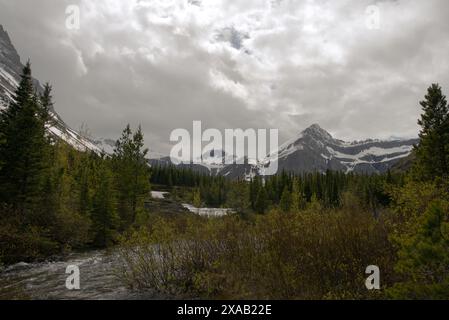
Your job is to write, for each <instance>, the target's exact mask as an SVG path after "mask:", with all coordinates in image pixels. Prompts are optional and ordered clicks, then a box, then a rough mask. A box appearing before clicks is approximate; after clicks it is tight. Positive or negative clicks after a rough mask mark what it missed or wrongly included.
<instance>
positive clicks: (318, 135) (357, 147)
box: [0, 25, 418, 179]
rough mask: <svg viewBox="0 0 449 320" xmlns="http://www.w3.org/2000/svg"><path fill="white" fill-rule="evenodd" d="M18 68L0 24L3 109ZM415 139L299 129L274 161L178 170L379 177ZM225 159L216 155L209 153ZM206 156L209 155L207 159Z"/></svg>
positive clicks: (76, 138) (80, 142) (75, 141)
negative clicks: (346, 136)
mask: <svg viewBox="0 0 449 320" xmlns="http://www.w3.org/2000/svg"><path fill="white" fill-rule="evenodd" d="M22 69H23V64H22V62H21V61H20V57H19V55H18V53H17V51H16V49H15V48H14V46H13V44H12V42H11V39H10V38H9V35H8V33H7V32H6V31H5V30H4V29H3V27H2V26H1V25H0V109H2V108H5V107H6V106H7V104H8V103H9V101H11V99H13V93H14V91H15V88H16V87H17V85H18V83H19V82H20V74H21V72H22ZM35 87H36V89H37V91H42V86H41V85H40V83H39V81H38V80H35ZM51 115H52V117H53V118H54V120H55V121H54V124H53V125H52V126H50V127H49V128H48V132H49V133H50V134H52V135H54V136H56V137H59V138H61V139H63V140H64V141H66V142H67V143H69V144H70V145H72V146H73V147H74V148H76V149H78V150H81V151H84V150H93V151H95V152H98V153H100V152H105V153H112V152H113V146H114V141H113V140H110V139H109V140H108V139H94V138H89V137H85V136H84V135H81V134H79V133H78V132H76V131H75V130H73V129H71V128H70V127H69V126H68V125H67V124H66V123H65V122H64V121H63V120H62V119H61V117H60V116H59V115H58V114H57V112H56V111H55V110H51ZM417 143H418V139H409V140H401V139H392V140H387V141H381V140H372V139H370V140H365V141H358V142H345V141H342V140H338V139H335V138H334V137H332V136H331V135H330V134H329V133H328V132H327V131H326V130H324V129H322V128H321V127H320V126H319V125H317V124H314V125H312V126H310V127H309V128H307V129H305V130H304V131H302V132H301V133H300V134H299V135H298V136H297V137H294V138H293V139H291V140H289V141H287V142H286V143H284V144H283V145H282V146H280V148H279V152H278V157H277V158H276V157H274V156H273V155H268V156H267V158H266V159H264V160H263V161H261V162H260V163H259V164H257V165H253V164H249V163H246V164H242V165H240V164H239V165H237V164H230V165H224V164H222V163H224V162H225V161H217V159H218V160H220V157H216V154H211V155H207V156H206V155H205V156H204V157H203V160H204V161H203V163H201V164H181V165H179V166H180V167H186V168H191V169H193V170H196V171H200V172H203V173H206V174H211V175H222V176H226V177H229V178H246V179H248V178H250V177H253V176H255V175H257V174H260V172H261V170H262V169H263V167H264V166H266V165H267V164H269V163H271V162H273V161H277V162H278V168H279V172H280V171H282V170H285V171H289V172H295V173H299V172H311V171H319V172H324V171H326V170H328V169H329V170H338V171H344V172H357V173H367V174H374V173H383V172H385V171H387V170H388V169H390V168H392V167H393V166H395V165H397V164H398V163H400V161H401V160H403V159H404V158H407V157H408V156H409V155H410V153H411V150H412V149H413V145H414V144H417ZM215 152H218V154H220V155H221V158H223V159H224V158H225V157H226V155H225V154H224V153H223V152H222V151H218V150H217V151H215ZM209 156H210V157H209ZM150 158H151V159H149V163H150V164H151V165H169V164H171V161H170V158H169V157H164V156H162V155H158V156H154V155H153V156H152V155H151V154H150Z"/></svg>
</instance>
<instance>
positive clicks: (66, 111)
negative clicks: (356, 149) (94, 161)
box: [0, 0, 449, 152]
mask: <svg viewBox="0 0 449 320" xmlns="http://www.w3.org/2000/svg"><path fill="white" fill-rule="evenodd" d="M298 2H299V1H293V0H277V1H258V0H249V1H237V0H227V1H225V0H209V1H187V0H176V1H175V0H168V1H167V0H165V1H163V0H148V1H145V0H135V1H120V0H100V1H88V0H76V1H66V0H64V1H60V0H39V1H38V4H37V1H32V0H15V1H10V0H0V8H1V10H0V23H1V24H3V25H4V27H5V28H6V29H7V30H8V32H9V33H10V35H11V37H12V39H13V42H14V43H15V45H16V47H17V49H18V51H19V54H20V55H21V57H22V60H25V59H26V58H28V57H30V58H31V60H32V62H33V70H34V74H35V76H36V77H37V78H39V79H40V80H41V81H50V82H51V83H52V84H53V86H54V90H55V92H54V96H55V100H56V109H57V111H58V112H59V113H60V114H61V116H62V117H63V118H64V119H65V121H66V122H67V123H68V124H69V125H71V126H72V127H74V128H78V127H80V126H81V124H82V123H86V124H87V125H88V127H89V128H90V130H91V132H92V133H93V134H94V135H95V136H100V137H110V138H115V137H117V136H118V135H119V134H120V131H121V129H122V128H123V127H124V126H125V125H126V123H128V122H129V123H131V124H132V125H134V126H136V125H138V124H141V125H142V127H143V130H144V132H145V135H146V140H147V144H148V145H149V146H150V148H151V149H156V150H160V151H164V152H166V151H167V150H168V146H169V141H168V139H169V133H170V132H171V130H173V129H175V128H190V127H191V125H192V121H193V120H202V121H203V124H204V126H205V127H214V128H219V129H224V128H239V127H240V128H279V129H280V133H281V139H286V138H288V137H290V136H293V135H295V134H296V133H297V132H298V131H300V130H302V129H304V128H305V127H306V126H308V125H310V124H312V123H320V124H321V125H322V126H323V127H324V128H326V129H328V130H329V131H330V132H331V133H333V134H335V135H336V136H337V137H339V138H346V139H361V138H366V137H380V138H386V137H389V136H392V135H394V136H398V135H399V136H414V135H416V134H417V125H416V119H417V117H418V116H419V114H420V109H419V104H418V101H419V100H420V99H422V97H423V95H424V93H425V90H426V88H427V86H428V85H429V84H430V83H432V82H439V83H440V84H441V85H442V86H443V88H445V89H448V88H449V73H448V71H449V60H447V57H446V56H447V52H449V20H448V18H447V16H446V13H447V12H449V3H448V2H447V1H444V0H430V1H412V0H397V1H369V0H363V1H360V0H342V1H326V0H315V1H312V0H309V1H303V2H301V3H298ZM74 3H75V4H79V5H80V8H81V29H80V30H78V31H71V30H68V29H66V28H65V18H66V17H65V8H66V6H67V5H69V4H74ZM373 4H376V5H377V6H378V7H379V10H380V29H379V30H369V29H368V28H367V27H366V25H365V19H366V15H365V10H366V8H367V6H368V5H373Z"/></svg>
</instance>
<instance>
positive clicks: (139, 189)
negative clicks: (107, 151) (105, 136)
mask: <svg viewBox="0 0 449 320" xmlns="http://www.w3.org/2000/svg"><path fill="white" fill-rule="evenodd" d="M147 153H148V149H145V148H144V140H143V134H142V130H141V128H140V127H139V128H138V129H137V131H136V133H134V134H133V133H132V131H131V128H130V126H129V125H127V126H126V128H125V130H124V131H123V133H122V137H121V138H120V139H119V140H118V141H117V143H116V147H115V150H114V155H113V157H112V163H113V169H114V173H115V185H116V188H117V193H118V210H119V214H120V217H121V220H122V227H124V228H126V227H127V226H129V225H131V224H132V223H133V222H134V221H135V219H136V216H137V212H138V211H139V210H143V206H144V199H145V197H147V196H148V193H149V191H150V169H149V166H148V163H147V161H146V159H145V157H146V155H147Z"/></svg>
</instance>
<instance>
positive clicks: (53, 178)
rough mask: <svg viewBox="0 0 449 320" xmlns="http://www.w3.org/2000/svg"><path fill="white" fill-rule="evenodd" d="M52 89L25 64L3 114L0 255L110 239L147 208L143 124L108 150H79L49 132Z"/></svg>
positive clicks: (9, 258)
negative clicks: (38, 83) (40, 84)
mask: <svg viewBox="0 0 449 320" xmlns="http://www.w3.org/2000/svg"><path fill="white" fill-rule="evenodd" d="M51 91H52V88H51V86H50V85H49V84H46V85H45V87H44V91H43V93H38V92H37V91H36V88H34V86H33V80H32V75H31V66H30V63H29V62H28V63H27V64H26V66H25V67H24V69H23V74H22V76H21V81H20V83H19V86H18V88H17V90H16V92H15V94H14V97H13V98H14V99H13V100H12V101H11V102H10V104H9V105H8V106H7V108H6V109H5V110H3V111H2V112H1V114H0V262H4V263H11V262H15V261H30V260H33V259H40V258H45V257H48V256H49V255H54V254H60V253H63V252H67V251H68V250H70V249H74V248H85V247H104V246H107V245H110V244H112V243H115V242H116V240H117V236H118V234H119V233H121V232H123V231H124V230H127V229H128V228H129V227H130V226H132V225H133V224H134V222H135V221H136V220H137V219H138V217H139V215H141V214H143V211H144V205H143V204H144V199H145V197H146V196H147V194H148V192H149V190H150V183H149V178H150V172H149V168H148V165H147V162H146V159H145V156H146V153H147V150H146V149H145V148H144V137H143V134H142V131H141V129H140V127H139V128H138V129H137V130H136V131H135V132H133V131H132V130H131V128H130V126H129V125H128V126H127V127H126V128H125V130H124V131H123V134H122V136H121V137H120V139H119V140H118V141H117V143H116V146H115V150H114V153H113V155H111V156H106V155H104V154H97V153H95V152H93V151H87V150H86V151H78V150H76V149H74V148H73V147H72V146H69V145H68V144H67V143H65V142H64V141H62V140H61V139H60V138H58V137H55V136H54V135H52V134H51V133H50V131H49V128H51V127H52V126H58V123H57V122H56V120H55V119H54V118H53V116H52V114H51V111H52V109H53V101H52V93H51Z"/></svg>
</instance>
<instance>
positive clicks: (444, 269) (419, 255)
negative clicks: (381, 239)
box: [388, 200, 449, 299]
mask: <svg viewBox="0 0 449 320" xmlns="http://www.w3.org/2000/svg"><path fill="white" fill-rule="evenodd" d="M410 228H411V230H410V232H407V233H406V234H404V235H402V236H401V237H399V244H400V245H401V248H400V250H399V254H398V255H399V261H398V263H397V265H396V269H397V271H398V272H399V273H400V274H401V275H402V277H403V279H404V281H402V282H400V283H397V284H396V285H395V286H394V287H393V288H391V289H389V290H388V292H389V294H390V295H391V296H392V297H393V298H395V299H447V297H448V296H449V270H448V266H449V250H448V248H449V203H448V202H446V201H441V200H437V201H434V202H433V203H431V204H430V205H429V207H428V208H427V210H426V212H425V213H424V214H423V215H422V216H421V217H419V218H418V220H417V221H416V222H415V223H414V225H412V226H411V227H410Z"/></svg>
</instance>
